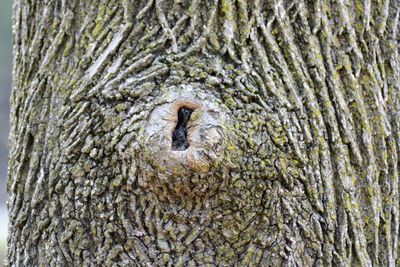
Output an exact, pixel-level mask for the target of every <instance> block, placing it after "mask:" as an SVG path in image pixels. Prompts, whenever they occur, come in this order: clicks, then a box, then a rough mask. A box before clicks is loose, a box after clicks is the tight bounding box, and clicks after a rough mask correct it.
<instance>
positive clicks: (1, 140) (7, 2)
mask: <svg viewBox="0 0 400 267" xmlns="http://www.w3.org/2000/svg"><path fill="white" fill-rule="evenodd" d="M11 17H12V0H0V266H3V261H4V256H5V250H6V236H7V208H6V201H7V194H6V178H7V143H8V132H9V126H8V118H9V99H10V91H11V63H12V42H11Z"/></svg>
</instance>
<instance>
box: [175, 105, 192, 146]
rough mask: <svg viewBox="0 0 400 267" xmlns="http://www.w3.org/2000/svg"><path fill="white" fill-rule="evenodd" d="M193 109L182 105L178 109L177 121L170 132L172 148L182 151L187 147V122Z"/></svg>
mask: <svg viewBox="0 0 400 267" xmlns="http://www.w3.org/2000/svg"><path fill="white" fill-rule="evenodd" d="M192 112H193V110H191V109H189V108H185V107H182V108H180V109H179V110H178V123H177V124H176V127H175V130H174V132H173V133H172V150H177V151H184V150H186V149H187V148H188V147H189V142H188V140H187V128H186V127H187V123H188V121H189V120H190V115H191V114H192Z"/></svg>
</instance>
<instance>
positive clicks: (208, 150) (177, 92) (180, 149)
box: [142, 84, 228, 175]
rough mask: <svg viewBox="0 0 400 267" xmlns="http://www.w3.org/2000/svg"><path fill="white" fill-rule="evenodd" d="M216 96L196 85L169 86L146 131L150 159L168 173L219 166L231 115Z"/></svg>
mask: <svg viewBox="0 0 400 267" xmlns="http://www.w3.org/2000/svg"><path fill="white" fill-rule="evenodd" d="M199 86H200V85H199ZM216 99H218V98H216V97H214V96H213V94H212V93H211V92H207V91H205V90H204V89H200V88H198V86H196V85H191V84H189V85H182V86H179V87H173V88H168V89H167V90H166V93H165V94H164V95H163V96H162V97H161V99H160V102H161V103H163V104H161V105H159V106H157V107H156V108H155V109H154V110H153V111H152V113H151V114H150V117H149V119H148V121H147V122H146V125H145V127H144V129H143V132H142V149H143V152H144V155H145V158H146V161H147V162H148V163H150V164H151V165H152V166H153V167H154V168H155V169H157V171H161V172H163V173H165V174H167V175H168V174H171V175H180V174H182V175H188V174H190V173H204V172H208V171H210V170H212V168H213V167H216V166H217V165H219V163H220V162H221V160H222V158H223V155H224V153H223V151H224V148H225V145H226V143H227V142H226V141H227V131H226V129H227V128H226V126H227V121H228V117H227V113H226V112H224V109H223V107H222V105H221V103H218V102H216Z"/></svg>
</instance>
